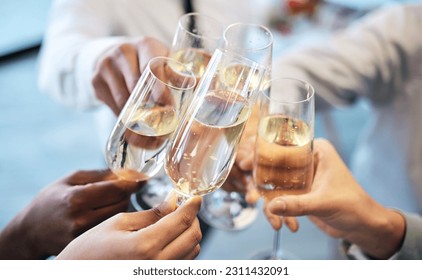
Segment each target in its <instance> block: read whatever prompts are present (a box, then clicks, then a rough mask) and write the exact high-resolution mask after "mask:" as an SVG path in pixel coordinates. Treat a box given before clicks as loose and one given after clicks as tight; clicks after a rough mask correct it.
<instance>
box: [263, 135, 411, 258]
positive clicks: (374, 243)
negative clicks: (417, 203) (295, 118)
mask: <svg viewBox="0 0 422 280" xmlns="http://www.w3.org/2000/svg"><path fill="white" fill-rule="evenodd" d="M314 164H315V173H314V180H313V184H312V189H311V191H310V192H309V193H306V194H301V195H287V196H281V197H278V198H275V199H273V200H272V201H271V202H270V203H269V205H268V208H269V211H270V212H272V213H273V214H275V215H282V216H302V215H308V216H309V217H310V219H311V220H312V221H313V222H314V223H315V224H316V225H317V226H318V227H319V228H320V229H321V230H323V231H324V232H326V233H327V234H329V235H330V236H332V237H335V238H342V239H345V240H348V241H350V242H352V243H354V244H356V245H358V246H360V248H361V249H362V250H364V251H365V252H366V253H367V254H369V255H370V256H372V257H374V258H381V259H383V258H389V257H390V256H391V255H392V254H393V253H394V252H396V250H397V249H398V248H399V247H400V244H401V242H402V239H403V236H404V231H405V222H404V218H403V217H402V215H401V214H399V213H398V212H396V211H393V210H391V209H387V208H385V207H383V206H382V205H380V204H378V203H377V202H376V201H375V200H373V199H372V198H371V197H370V196H369V195H368V194H367V193H366V192H365V191H364V190H363V189H362V187H361V186H360V185H359V184H358V183H357V182H356V180H355V179H354V178H353V176H352V174H351V173H350V171H349V170H348V168H347V166H346V165H345V164H344V162H343V161H342V159H341V158H340V156H339V155H338V153H337V152H336V150H335V148H334V147H333V146H332V145H331V143H329V142H328V141H326V140H322V139H317V140H315V141H314Z"/></svg>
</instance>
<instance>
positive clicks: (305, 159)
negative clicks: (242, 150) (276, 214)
mask: <svg viewBox="0 0 422 280" xmlns="http://www.w3.org/2000/svg"><path fill="white" fill-rule="evenodd" d="M312 139H313V136H312V133H311V131H310V128H309V126H308V125H307V124H306V123H304V122H303V121H301V120H295V119H292V118H287V117H286V116H282V115H275V116H268V117H266V118H264V119H262V120H261V122H260V124H259V129H258V138H257V143H256V145H257V146H256V155H255V156H256V157H257V158H256V166H255V168H254V178H255V181H256V185H257V187H258V191H259V193H260V194H261V195H262V196H263V197H264V199H265V200H267V201H269V200H271V199H273V198H274V197H277V196H280V195H286V194H302V193H306V192H308V191H309V189H310V186H311V183H312V177H313V157H312V150H313V146H312V145H313V141H312Z"/></svg>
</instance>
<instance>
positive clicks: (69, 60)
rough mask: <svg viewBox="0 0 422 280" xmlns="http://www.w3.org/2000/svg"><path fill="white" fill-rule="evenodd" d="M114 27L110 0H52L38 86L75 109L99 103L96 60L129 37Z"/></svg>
mask: <svg viewBox="0 0 422 280" xmlns="http://www.w3.org/2000/svg"><path fill="white" fill-rule="evenodd" d="M116 28H117V26H115V21H114V18H113V2H112V1H108V0H101V1H97V0H83V1H82V0H81V1H79V0H59V1H54V2H53V5H52V9H51V13H50V18H49V23H48V27H47V30H46V33H45V37H44V40H43V44H42V49H41V53H40V57H39V77H38V79H39V80H38V83H39V88H40V90H41V91H42V92H45V93H48V94H49V95H51V96H53V97H54V98H55V99H57V100H59V101H60V102H61V103H63V104H65V105H68V106H71V107H74V108H78V109H86V108H91V107H94V106H96V105H97V104H99V102H98V101H97V99H96V98H95V95H94V92H93V87H92V83H91V80H92V73H93V71H94V67H95V64H96V62H97V60H98V58H99V56H101V54H102V53H104V52H105V51H106V50H108V49H109V48H110V47H112V46H114V45H115V44H117V43H118V42H122V41H124V40H128V39H126V38H122V37H116V36H113V35H114V34H113V30H114V29H116Z"/></svg>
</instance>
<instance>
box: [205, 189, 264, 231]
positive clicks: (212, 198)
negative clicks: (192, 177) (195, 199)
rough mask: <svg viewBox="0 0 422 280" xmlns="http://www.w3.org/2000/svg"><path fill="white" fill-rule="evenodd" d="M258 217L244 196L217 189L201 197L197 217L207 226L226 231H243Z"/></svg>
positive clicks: (255, 209) (256, 211)
mask: <svg viewBox="0 0 422 280" xmlns="http://www.w3.org/2000/svg"><path fill="white" fill-rule="evenodd" d="M257 215H258V209H257V208H256V206H255V205H251V204H248V203H247V202H246V201H245V197H244V195H242V194H240V193H237V192H226V191H224V190H222V189H219V190H217V191H215V192H213V193H210V194H207V195H205V196H204V197H203V200H202V207H201V210H200V211H199V217H200V218H201V219H202V220H203V221H204V222H205V223H207V224H208V225H210V226H212V227H214V228H217V229H221V230H228V231H237V230H243V229H245V228H246V227H248V226H249V225H251V224H252V223H253V222H254V221H255V219H256V217H257Z"/></svg>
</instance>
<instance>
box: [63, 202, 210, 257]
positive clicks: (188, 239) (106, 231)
mask: <svg viewBox="0 0 422 280" xmlns="http://www.w3.org/2000/svg"><path fill="white" fill-rule="evenodd" d="M200 207H201V198H199V197H195V198H192V199H190V200H188V201H187V202H186V203H185V204H183V205H182V206H179V207H178V208H177V209H176V203H175V196H174V195H173V196H172V198H171V199H170V200H168V201H164V202H163V203H161V204H160V205H159V206H157V207H156V208H152V209H150V210H146V211H140V212H133V213H120V214H117V215H115V216H113V217H111V218H110V219H108V220H106V221H104V222H103V223H101V224H99V225H98V226H96V227H94V228H92V229H91V230H89V231H87V232H86V233H84V234H83V235H81V236H79V237H78V238H76V239H75V240H74V241H72V242H71V243H70V244H69V245H68V246H67V247H66V248H65V249H64V250H63V251H62V252H61V253H60V254H59V255H58V256H57V259H113V260H117V259H142V260H152V259H194V258H195V257H196V256H197V255H198V254H199V252H200V245H199V242H200V241H201V239H202V234H201V230H200V228H199V221H198V219H197V217H196V215H197V213H198V211H199V209H200ZM175 209H176V210H175Z"/></svg>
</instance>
